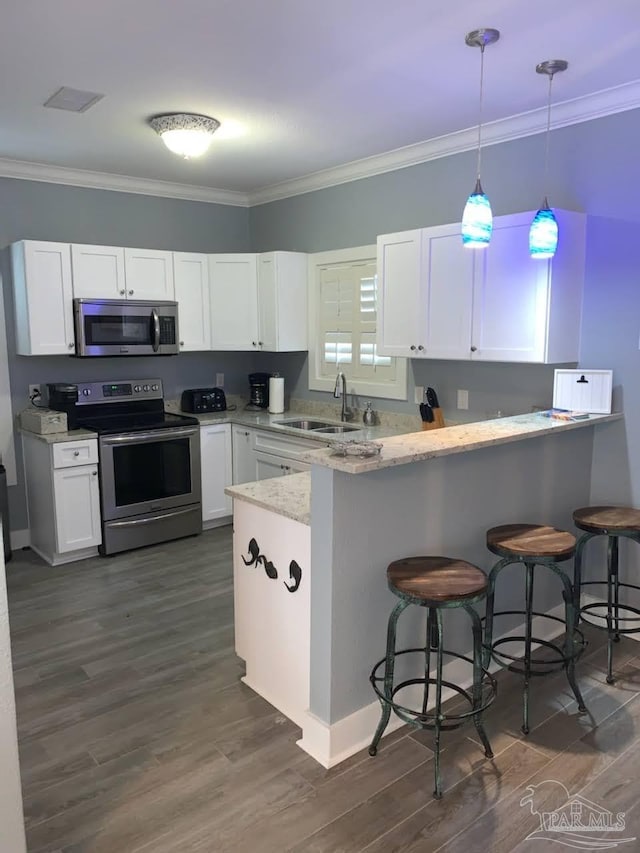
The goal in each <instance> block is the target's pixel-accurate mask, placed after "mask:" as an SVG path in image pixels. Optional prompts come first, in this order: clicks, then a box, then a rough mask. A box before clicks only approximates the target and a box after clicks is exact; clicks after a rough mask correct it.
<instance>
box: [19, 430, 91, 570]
mask: <svg viewBox="0 0 640 853" xmlns="http://www.w3.org/2000/svg"><path fill="white" fill-rule="evenodd" d="M22 447H23V453H24V467H25V480H26V491H27V508H28V513H29V529H30V537H31V547H32V548H33V550H34V551H36V553H38V554H40V556H41V557H42V558H43V559H45V560H46V561H47V562H48V563H50V564H51V565H53V566H55V565H58V564H60V563H66V562H70V561H72V560H81V559H84V558H85V557H89V556H91V555H92V554H96V553H97V546H98V545H100V543H101V542H102V530H101V519H100V486H99V483H98V442H97V439H82V440H78V441H65V442H58V443H55V444H48V443H47V442H45V441H42V440H41V439H40V438H38V437H36V436H31V435H29V434H27V433H23V434H22Z"/></svg>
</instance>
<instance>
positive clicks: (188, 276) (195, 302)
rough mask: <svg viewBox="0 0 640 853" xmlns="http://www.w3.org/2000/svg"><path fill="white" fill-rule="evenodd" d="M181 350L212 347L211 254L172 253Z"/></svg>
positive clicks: (189, 350)
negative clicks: (209, 256)
mask: <svg viewBox="0 0 640 853" xmlns="http://www.w3.org/2000/svg"><path fill="white" fill-rule="evenodd" d="M173 278H174V286H175V298H176V302H177V303H178V331H179V332H180V352H192V351H197V350H210V349H211V309H210V299H209V263H208V256H207V255H203V254H191V253H188V252H174V253H173Z"/></svg>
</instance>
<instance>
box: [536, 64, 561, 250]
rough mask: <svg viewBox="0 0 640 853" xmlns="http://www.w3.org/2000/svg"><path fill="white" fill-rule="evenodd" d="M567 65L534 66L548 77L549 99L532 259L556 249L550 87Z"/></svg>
mask: <svg viewBox="0 0 640 853" xmlns="http://www.w3.org/2000/svg"><path fill="white" fill-rule="evenodd" d="M568 67H569V63H568V62H567V61H566V60H564V59H547V60H546V61H545V62H541V63H540V64H539V65H536V71H537V73H538V74H546V75H548V77H549V97H548V100H547V135H546V143H545V154H544V184H543V187H544V199H543V201H542V207H541V208H540V210H539V211H538V212H537V213H536V215H535V216H534V217H533V222H532V223H531V228H530V229H529V254H530V255H531V257H532V258H543V259H544V258H552V257H553V256H554V255H555V253H556V249H557V247H558V223H557V221H556V217H555V215H554V213H553V210H551V208H550V207H549V202H548V200H547V192H548V188H549V139H550V137H551V85H552V83H553V75H554V74H557V73H558V72H559V71H566V70H567V68H568Z"/></svg>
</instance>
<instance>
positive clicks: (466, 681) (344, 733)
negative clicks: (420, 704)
mask: <svg viewBox="0 0 640 853" xmlns="http://www.w3.org/2000/svg"><path fill="white" fill-rule="evenodd" d="M548 615H549V616H555V617H556V618H560V619H562V618H564V604H560V605H558V606H557V607H554V608H553V609H552V610H549V611H548ZM562 631H563V627H562V625H561V624H560V623H559V622H554V621H552V620H548V619H544V618H541V617H534V620H533V634H534V635H535V636H536V637H538V639H540V640H547V641H548V640H552V639H553V638H554V637H557V636H558V635H559V634H561V633H562ZM518 633H520V634H522V633H524V623H523V624H522V625H521V626H518V627H517V628H513V629H511V630H509V631H508V632H506V633H505V635H503V636H508V635H514V634H518ZM497 639H499V638H497ZM499 669H500V667H499V666H498V665H497V664H496V663H494V662H492V664H491V666H490V667H489V670H490V672H496V671H497V670H499ZM443 678H444V679H446V680H447V681H451V682H452V683H454V684H459V685H460V686H461V687H463V688H464V689H465V690H468V689H469V688H470V687H471V675H470V666H469V664H466V663H465V662H464V661H459V660H456V659H455V658H454V659H453V660H451V661H449V663H447V664H445V666H444V668H443ZM416 693H417V695H419V694H420V690H419V688H416ZM453 695H454V693H453V691H452V690H447V689H445V690H443V691H442V696H443V699H444V700H446V699H449V698H451V697H452V696H453ZM403 697H404V699H405V700H406V701H408V702H409V703H410V704H412V706H413V707H415V705H413V703H412V701H411V700H412V699H413V697H412V696H410V695H407V693H403ZM430 707H432V703H430ZM379 720H380V703H379V702H378V701H377V700H376V701H374V702H372V703H371V704H369V705H366V706H365V707H363V708H359V709H358V710H357V711H354V712H353V714H350V715H349V716H348V717H343V718H342V719H341V720H338V721H337V722H335V723H331V724H329V723H325V722H324V721H323V720H321V719H319V718H318V717H316V716H315V715H314V714H313V713H311V711H307V714H306V720H304V721H303V722H302V737H301V738H300V740H299V741H297V745H298V746H299V747H300V749H302V750H304V752H306V753H308V754H309V755H310V756H311V757H312V758H315V760H316V761H317V762H318V763H319V764H321V765H322V766H323V767H326V768H327V769H330V768H331V767H335V766H336V765H337V764H340V762H342V761H344V760H345V759H347V758H350V757H351V756H352V755H355V753H356V752H360V750H361V749H365V748H366V747H368V746H369V744H370V743H371V740H372V738H373V734H374V732H375V730H376V726H377V725H378V721H379ZM403 725H404V721H403V720H401V719H400V718H399V717H396V716H395V715H394V714H392V715H391V719H390V720H389V725H388V726H387V728H386V730H385V737H386V736H387V735H389V734H391V733H392V732H394V731H395V730H396V729H399V728H400V727H401V726H403Z"/></svg>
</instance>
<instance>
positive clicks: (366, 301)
mask: <svg viewBox="0 0 640 853" xmlns="http://www.w3.org/2000/svg"><path fill="white" fill-rule="evenodd" d="M377 286H378V279H377V275H376V264H375V262H374V261H366V262H351V263H344V264H331V265H329V266H324V267H320V268H319V296H320V298H319V301H318V307H319V317H318V321H317V322H318V335H317V342H318V356H319V368H320V373H321V375H323V376H328V377H330V376H335V375H336V373H337V371H338V369H339V368H340V367H343V368H344V369H345V373H347V379H348V380H357V379H365V380H367V381H373V382H385V381H386V382H395V379H396V361H395V359H393V358H389V357H387V356H379V355H378V353H377V351H376V322H377Z"/></svg>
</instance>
